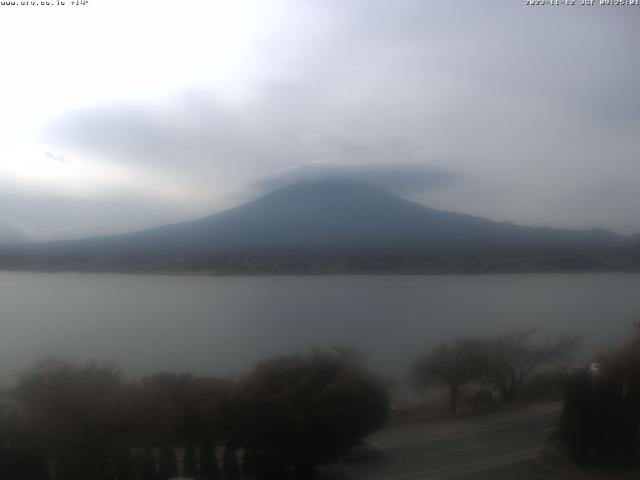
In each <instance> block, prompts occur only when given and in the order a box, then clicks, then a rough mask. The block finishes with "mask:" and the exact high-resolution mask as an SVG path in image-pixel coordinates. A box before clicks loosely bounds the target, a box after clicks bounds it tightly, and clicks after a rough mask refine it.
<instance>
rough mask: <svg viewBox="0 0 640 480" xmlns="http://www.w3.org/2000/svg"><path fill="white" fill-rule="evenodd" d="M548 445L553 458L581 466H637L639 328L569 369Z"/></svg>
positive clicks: (639, 450)
mask: <svg viewBox="0 0 640 480" xmlns="http://www.w3.org/2000/svg"><path fill="white" fill-rule="evenodd" d="M639 328H640V325H639ZM549 450H550V452H547V453H548V454H549V455H550V456H552V457H555V458H554V459H553V460H556V461H557V459H558V458H561V459H566V460H569V461H571V462H573V463H574V464H577V465H581V466H583V465H586V466H597V467H603V466H604V467H610V466H624V467H632V468H640V332H639V334H638V335H637V336H636V338H634V339H633V340H631V341H630V342H629V343H628V344H627V345H626V346H624V347H623V348H620V349H618V350H616V351H613V352H610V353H608V354H606V355H603V356H602V358H601V359H600V362H599V363H596V364H593V365H592V366H591V367H590V368H575V369H573V370H572V371H571V373H570V376H569V381H568V384H567V391H566V397H565V403H564V409H563V412H562V417H561V420H560V425H559V428H558V431H557V433H556V434H555V435H554V437H553V438H552V442H551V445H550V448H549ZM634 478H637V477H634Z"/></svg>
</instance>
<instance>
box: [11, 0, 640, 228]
mask: <svg viewBox="0 0 640 480" xmlns="http://www.w3.org/2000/svg"><path fill="white" fill-rule="evenodd" d="M265 1H266V0H265ZM271 5H272V6H274V7H275V6H277V7H278V8H274V9H273V12H272V13H271V14H270V16H269V22H265V23H264V25H268V28H267V27H265V28H263V29H262V30H261V34H260V35H259V36H257V37H255V38H254V37H252V38H254V41H253V43H251V44H249V43H246V44H243V49H242V62H241V63H242V64H243V65H244V66H245V67H246V68H244V69H243V70H242V71H241V72H240V71H239V70H238V71H236V73H235V75H236V76H235V77H233V79H230V80H229V81H228V82H226V83H225V84H224V85H223V84H221V83H219V82H217V83H216V82H210V81H209V78H208V77H207V76H206V75H204V74H203V75H200V74H198V75H196V74H193V75H192V76H190V77H188V80H185V82H184V84H183V85H182V87H181V88H175V89H172V90H171V91H170V92H169V93H165V94H163V95H159V94H154V95H139V96H135V97H126V98H124V97H123V98H120V99H119V100H118V101H117V102H116V101H114V100H113V98H110V97H108V96H107V97H105V98H106V100H105V101H103V102H93V103H86V102H84V103H82V102H81V103H80V104H74V105H73V107H71V106H69V107H68V108H67V109H65V110H64V111H62V113H59V112H58V113H57V114H56V115H51V117H49V121H47V122H44V124H43V126H42V127H41V128H40V130H39V134H38V135H37V139H36V140H37V142H38V144H46V145H50V146H51V152H52V155H47V156H48V157H49V158H50V159H56V158H57V159H60V160H61V159H62V158H68V159H71V158H72V159H73V160H74V162H76V163H78V164H80V163H82V161H83V160H85V159H91V162H93V163H92V164H96V165H101V166H104V171H112V170H113V171H116V172H129V174H130V177H131V179H133V180H130V181H128V182H125V181H124V180H123V182H124V183H126V188H124V187H125V186H123V188H124V190H125V191H127V192H128V193H127V195H125V197H126V198H128V199H130V200H131V201H132V202H134V201H135V202H138V203H137V204H136V206H132V207H131V208H133V209H134V210H136V209H139V211H140V212H142V211H144V209H150V211H153V212H155V211H159V210H161V209H162V208H165V207H166V205H168V204H169V203H170V201H169V200H166V201H165V200H163V198H164V197H165V196H166V195H167V194H166V192H168V191H172V188H170V187H172V186H173V190H179V191H180V192H187V193H188V194H189V195H183V194H182V193H181V195H180V198H181V200H180V203H181V205H180V213H179V214H178V213H176V217H175V218H174V220H181V219H183V217H184V216H189V214H190V213H191V214H192V215H193V216H195V215H196V214H200V213H201V212H204V211H207V210H208V211H210V212H214V211H219V210H222V209H224V208H227V207H230V206H233V205H234V204H237V203H241V202H243V201H245V200H247V199H250V198H251V197H253V196H255V195H257V194H259V193H260V192H264V191H266V190H268V189H272V188H276V187H277V186H279V185H283V184H284V183H288V182H291V181H295V180H296V179H306V178H313V177H318V176H327V175H342V176H350V177H353V178H359V179H364V180H366V181H368V182H370V183H373V184H376V185H379V186H382V187H383V188H387V189H389V190H391V191H394V192H396V193H399V194H401V195H405V196H410V197H412V198H414V199H418V200H419V201H422V202H424V203H426V204H429V205H430V206H433V207H437V208H443V209H449V210H458V211H462V212H468V213H472V214H476V215H481V216H485V217H488V218H492V219H495V220H509V221H514V222H518V223H524V224H536V225H541V224H548V225H551V226H566V227H582V228H591V227H607V228H612V229H615V230H618V231H624V232H630V231H640V219H639V218H638V216H637V213H636V205H637V204H638V202H640V196H639V195H640V194H639V193H638V192H637V189H636V188H635V186H634V185H632V183H633V182H628V181H627V179H630V178H631V179H634V178H640V162H638V161H637V155H638V152H640V139H639V138H638V136H637V130H638V127H639V126H640V114H638V112H639V111H640V110H639V109H638V100H637V99H638V98H639V97H638V95H636V93H635V91H634V86H635V85H637V84H638V83H639V82H640V58H638V56H637V55H634V52H633V51H632V49H630V48H627V47H625V45H633V44H634V42H635V41H636V40H637V29H636V28H635V27H636V25H637V23H638V20H640V9H637V8H628V9H616V8H605V7H599V6H595V7H593V8H588V7H580V6H576V7H575V8H572V7H566V8H565V7H562V8H556V9H549V8H547V9H544V8H539V9H535V8H526V7H525V6H523V5H521V4H520V3H518V2H512V1H498V2H492V3H491V5H488V4H486V3H478V2H473V1H466V2H465V1H463V2H456V3H455V4H451V3H449V2H435V3H434V2H416V1H409V0H399V1H398V2H382V1H380V2H378V1H371V0H366V1H365V0H354V1H352V2H342V1H337V0H329V1H326V2H312V1H284V2H273V3H272V4H271ZM268 10H270V9H269V8H263V11H268ZM274 12H275V13H274ZM234 18H235V17H234ZM238 18H240V17H238ZM265 18H266V17H265ZM258 20H260V19H258ZM254 21H255V19H254ZM258 23H260V22H258ZM179 38H180V36H179V35H176V42H179V41H180V40H179ZM247 38H248V37H247ZM152 40H153V39H152V38H149V39H147V41H148V42H150V43H149V44H152ZM122 43H125V42H124V40H123V42H122ZM612 45H618V47H617V48H612ZM182 47H184V48H185V49H186V48H188V45H183V46H182ZM176 48H178V45H177V46H176ZM198 51H199V52H201V54H202V58H201V59H200V60H201V62H202V68H201V70H199V72H207V71H209V70H211V69H215V67H216V65H217V64H216V62H217V61H218V60H215V59H212V58H209V57H208V56H207V55H206V48H204V47H202V48H199V50H198ZM156 53H157V52H156ZM114 54H117V52H114ZM150 54H151V52H150ZM191 60H193V61H194V62H195V60H194V59H193V58H192V59H191ZM195 63H197V62H195ZM167 68H168V67H167ZM128 73H129V74H131V75H132V76H135V74H136V72H135V69H132V70H130V71H129V72H128ZM118 74H124V72H118ZM185 75H186V74H185ZM185 78H186V77H185ZM232 80H233V81H232ZM57 152H63V154H62V155H63V156H62V157H61V156H60V154H58V153H57ZM88 162H89V160H87V164H88ZM68 163H69V164H70V163H72V162H70V161H69V162H68ZM106 166H113V168H112V169H109V168H107V167H106ZM101 175H102V174H100V175H97V177H100V176H101ZM87 177H90V178H92V179H94V177H95V176H94V177H91V176H90V175H89V173H87V175H86V176H83V177H80V176H78V182H80V181H81V179H82V178H87ZM65 178H66V177H65ZM118 178H120V177H117V178H116V176H113V175H112V176H111V177H110V180H109V182H111V183H110V184H109V188H108V189H105V191H107V192H111V193H110V195H111V198H106V197H105V196H104V195H103V196H102V198H101V200H100V201H102V202H107V203H109V202H111V204H112V205H113V206H114V208H113V210H112V212H113V215H114V216H115V215H116V214H118V215H122V216H123V218H125V217H126V216H127V215H126V213H125V212H124V209H126V207H124V205H123V204H122V202H121V201H120V199H119V197H122V190H123V188H117V187H118V186H117V185H115V183H117V181H120V180H118ZM105 181H106V180H105ZM65 185H66V184H65ZM136 185H138V186H139V187H138V191H137V192H136ZM25 188H26V187H25ZM43 188H44V187H43ZM65 188H66V187H65ZM68 188H69V189H71V186H69V187H68ZM91 188H92V189H93V188H98V186H97V185H95V186H94V184H93V183H92V187H91ZM74 191H77V192H85V193H86V189H85V190H83V189H81V188H76V189H75V190H74ZM603 192H607V194H606V195H605V193H603ZM136 193H137V194H138V195H136ZM86 196H87V197H89V195H88V194H87V195H86ZM77 197H78V198H77V201H79V202H80V201H82V199H83V198H82V195H80V194H78V195H77ZM174 197H175V195H174ZM41 207H42V208H43V214H42V217H46V216H47V215H48V214H47V213H44V212H46V210H47V206H46V205H41ZM50 208H54V207H53V206H51V207H50ZM170 210H171V209H167V211H170ZM174 213H175V212H174ZM142 217H143V215H140V218H142ZM16 218H18V217H16ZM127 218H131V217H127ZM149 218H155V219H156V220H157V221H165V220H166V221H171V218H170V215H158V216H156V215H155V214H153V215H150V216H149ZM33 220H34V222H35V224H37V223H38V220H37V219H35V217H34V219H33ZM65 221H67V220H65ZM68 221H69V222H70V223H69V225H70V226H69V231H71V230H72V227H71V223H72V222H73V219H68ZM40 222H42V223H45V220H44V219H41V220H40ZM83 222H88V223H91V222H92V221H91V220H90V219H86V218H84V217H83ZM93 223H94V227H95V230H96V231H103V230H104V227H105V225H107V223H108V224H109V225H110V226H111V227H112V228H114V229H118V227H117V220H115V217H114V219H113V220H111V219H110V220H109V222H105V223H104V224H103V225H102V226H101V225H99V224H98V220H96V221H94V222H93ZM76 225H77V226H78V228H79V229H83V231H85V230H86V223H82V222H80V221H79V220H78V221H77V222H76ZM139 225H140V226H143V225H145V226H146V225H147V223H145V222H142V221H140V223H139ZM48 228H51V227H48ZM124 228H135V221H134V220H133V219H131V220H127V221H124V220H123V222H122V224H121V227H120V229H124Z"/></svg>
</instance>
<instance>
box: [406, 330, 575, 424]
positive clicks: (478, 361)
mask: <svg viewBox="0 0 640 480" xmlns="http://www.w3.org/2000/svg"><path fill="white" fill-rule="evenodd" d="M578 341H579V338H578V337H576V336H572V335H564V336H556V337H540V336H539V335H538V329H537V328H535V327H531V328H525V329H522V330H518V331H515V332H512V333H509V334H506V335H500V336H496V337H493V338H488V339H485V338H477V337H465V338H460V339H456V340H454V341H452V342H450V343H440V344H439V345H438V346H436V347H435V348H434V349H433V350H432V351H431V352H430V353H428V354H426V355H424V356H422V357H421V358H419V359H418V360H417V361H416V362H415V363H414V364H413V366H412V368H411V372H410V376H411V378H412V381H413V384H414V386H415V387H416V388H418V389H423V388H426V387H429V386H431V385H444V386H446V387H447V388H448V390H449V407H450V410H451V411H452V412H454V413H455V412H456V411H457V409H458V397H459V392H460V390H461V388H462V387H464V386H465V385H466V384H468V383H471V382H480V383H484V384H486V385H488V386H489V387H491V388H493V389H495V390H496V391H497V392H499V396H500V399H501V400H502V401H503V402H505V403H513V402H514V401H516V399H517V398H518V395H519V394H520V392H521V391H522V388H523V387H524V385H525V382H526V381H527V379H528V378H530V376H531V375H532V374H533V373H534V372H537V371H539V370H540V368H542V367H545V366H552V365H554V364H558V363H560V362H562V361H564V360H565V359H566V357H567V354H568V353H569V352H570V351H571V349H572V348H573V347H574V346H575V345H576V344H577V343H578Z"/></svg>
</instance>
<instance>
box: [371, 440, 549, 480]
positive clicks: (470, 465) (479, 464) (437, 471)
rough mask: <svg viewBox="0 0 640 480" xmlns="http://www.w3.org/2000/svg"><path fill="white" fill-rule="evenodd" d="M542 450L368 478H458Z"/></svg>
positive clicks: (421, 479)
mask: <svg viewBox="0 0 640 480" xmlns="http://www.w3.org/2000/svg"><path fill="white" fill-rule="evenodd" d="M541 449H542V446H539V447H535V448H528V449H526V450H520V451H518V452H513V453H509V454H507V455H499V456H496V457H491V458H487V459H484V460H477V461H473V462H466V463H461V464H458V465H453V466H448V467H440V468H434V469H430V470H423V471H420V472H413V473H404V474H401V475H394V476H390V477H370V480H442V479H446V478H452V477H458V476H460V475H467V474H470V473H475V472H480V471H483V470H491V469H493V468H498V467H501V466H504V465H510V464H512V463H517V462H522V461H524V460H531V459H533V458H535V457H536V456H537V454H538V452H540V450H541Z"/></svg>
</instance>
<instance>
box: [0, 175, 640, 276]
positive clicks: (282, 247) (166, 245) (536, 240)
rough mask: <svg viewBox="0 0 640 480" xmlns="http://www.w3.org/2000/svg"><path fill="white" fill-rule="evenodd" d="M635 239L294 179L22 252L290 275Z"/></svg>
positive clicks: (598, 246) (564, 251) (622, 247)
mask: <svg viewBox="0 0 640 480" xmlns="http://www.w3.org/2000/svg"><path fill="white" fill-rule="evenodd" d="M636 243H637V242H636V241H633V240H632V237H624V236H619V235H615V234H613V233H611V232H608V231H605V230H592V231H573V230H560V229H550V228H531V227H521V226H517V225H513V224H508V223H496V222H492V221H489V220H486V219H482V218H478V217H473V216H469V215H462V214H458V213H452V212H443V211H438V210H433V209H430V208H426V207H423V206H420V205H417V204H415V203H412V202H409V201H406V200H403V199H400V198H398V197H395V196H393V195H391V194H389V193H387V192H385V191H383V190H380V189H377V188H374V187H371V186H369V185H366V184H362V183H357V182H354V181H351V180H324V181H315V182H308V183H298V184H294V185H290V186H288V187H284V188H282V189H279V190H276V191H274V192H272V193H270V194H267V195H265V196H263V197H260V198H258V199H256V200H254V201H251V202H249V203H247V204H245V205H242V206H239V207H236V208H234V209H231V210H228V211H226V212H222V213H219V214H216V215H212V216H210V217H206V218H203V219H200V220H195V221H192V222H187V223H182V224H175V225H167V226H163V227H158V228H155V229H151V230H147V231H142V232H137V233H133V234H128V235H120V236H113V237H102V238H96V239H89V240H82V241H74V242H60V243H57V244H44V245H40V246H39V247H38V248H37V249H31V250H29V251H28V252H27V251H23V252H22V255H23V256H24V257H25V258H27V259H28V260H29V261H30V262H31V265H35V266H36V267H38V266H40V267H42V266H43V265H58V267H56V268H62V267H61V266H64V265H65V262H66V265H68V266H69V268H71V267H73V268H78V269H82V268H83V265H84V267H85V268H96V269H111V268H115V269H121V268H133V269H136V268H142V269H188V270H193V269H196V270H198V269H206V268H210V269H214V270H221V269H223V270H224V269H226V268H225V267H224V266H225V265H227V266H229V265H231V266H233V265H236V267H237V266H238V265H242V266H243V267H242V268H241V270H242V271H251V270H252V267H251V265H252V264H253V265H254V266H256V265H258V264H259V266H256V268H255V270H256V271H271V270H273V269H274V268H275V266H277V265H280V266H282V265H284V266H285V267H283V268H281V269H280V267H278V268H276V270H277V269H280V270H283V271H286V270H287V267H286V265H289V264H291V263H292V262H293V263H294V264H298V263H299V262H300V261H301V260H300V259H305V260H304V261H303V263H304V262H306V265H307V266H308V265H310V264H313V265H316V267H313V269H316V270H320V271H324V270H326V269H325V267H324V266H323V262H324V264H326V263H327V262H329V263H331V264H332V265H334V266H335V264H336V262H338V264H340V265H344V264H345V262H347V263H353V261H352V260H353V259H354V258H357V259H360V260H359V261H364V263H365V264H367V265H368V264H372V263H373V264H378V263H380V261H381V259H384V261H383V262H382V263H388V262H389V259H390V258H395V259H396V260H395V261H396V263H397V261H398V259H399V258H403V259H404V260H402V262H403V265H405V267H402V268H400V269H401V270H404V269H405V268H406V266H407V265H411V263H412V262H413V263H414V266H415V265H420V264H424V262H425V261H427V263H429V262H431V263H429V264H432V263H433V261H434V258H435V259H437V258H442V257H443V256H446V257H447V258H449V257H451V256H461V255H466V256H474V257H482V258H488V257H496V256H497V257H501V258H503V257H505V256H514V255H515V256H519V257H520V258H525V257H526V258H529V259H530V258H532V257H535V256H538V257H539V256H540V255H552V256H554V255H555V256H558V255H560V256H563V255H564V256H565V257H566V256H567V255H570V256H575V255H581V256H582V257H584V259H589V262H591V263H593V257H594V256H602V255H605V256H611V255H614V254H615V256H616V257H620V255H623V256H624V255H628V251H629V249H630V248H632V246H633V245H635V244H636ZM14 256H15V255H14ZM4 258H5V260H6V259H7V258H8V257H7V255H5V256H4ZM296 262H297V263H296ZM421 262H422V263H421ZM589 262H588V263H589ZM454 263H455V262H454ZM578 263H580V261H578ZM1 264H2V257H1V256H0V265H1ZM5 264H6V261H5ZM64 268H66V267H64ZM234 268H235V267H229V270H234ZM305 268H306V267H305ZM332 268H333V267H332ZM340 268H342V267H340ZM345 268H346V270H352V269H351V268H350V267H348V266H347V267H345ZM412 268H413V267H412ZM446 269H447V267H444V270H446ZM293 270H295V269H293ZM356 270H357V269H356ZM380 270H385V268H383V267H381V268H380ZM426 270H429V268H427V269H426ZM463 270H464V268H463Z"/></svg>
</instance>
